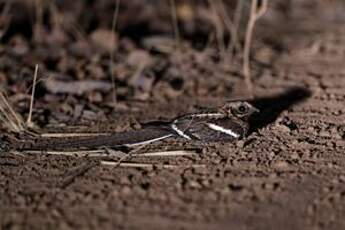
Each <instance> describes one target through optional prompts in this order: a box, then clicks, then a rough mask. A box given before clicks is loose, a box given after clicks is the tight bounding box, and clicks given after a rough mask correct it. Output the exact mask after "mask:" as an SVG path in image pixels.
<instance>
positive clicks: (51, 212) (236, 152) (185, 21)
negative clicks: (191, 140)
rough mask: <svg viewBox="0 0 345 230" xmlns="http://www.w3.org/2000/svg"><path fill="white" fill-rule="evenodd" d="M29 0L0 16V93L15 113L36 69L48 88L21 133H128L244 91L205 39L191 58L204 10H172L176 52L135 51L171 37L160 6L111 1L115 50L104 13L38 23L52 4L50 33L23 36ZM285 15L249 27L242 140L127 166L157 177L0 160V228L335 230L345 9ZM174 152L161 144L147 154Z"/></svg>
mask: <svg viewBox="0 0 345 230" xmlns="http://www.w3.org/2000/svg"><path fill="white" fill-rule="evenodd" d="M31 2H33V1H22V2H21V1H17V2H16V3H14V4H13V5H12V8H11V10H10V13H11V12H12V17H11V18H10V19H9V18H7V17H6V15H5V16H4V15H3V16H1V20H0V22H1V23H2V24H6V23H9V24H10V26H9V28H8V29H7V30H6V32H5V34H4V35H3V37H2V45H1V47H0V50H1V51H0V83H1V85H0V89H1V90H4V91H5V92H6V93H7V95H8V99H9V101H10V103H11V104H12V105H13V106H14V108H15V110H16V111H18V113H20V114H21V115H22V116H23V117H26V116H27V114H28V110H29V100H30V95H29V92H30V85H31V84H32V75H33V70H34V66H35V64H36V63H38V64H39V67H40V74H39V78H40V79H44V80H43V81H42V82H40V83H39V84H38V85H37V88H36V90H37V91H36V101H35V105H34V108H35V109H34V114H33V121H34V122H35V123H36V125H37V126H39V127H41V130H42V132H43V130H49V131H55V132H59V131H64V132H70V131H76V130H77V131H82V132H100V131H102V132H107V131H116V132H117V131H124V130H131V129H137V128H140V123H141V122H147V121H152V120H168V119H170V118H172V117H174V116H177V115H179V114H183V113H185V112H188V111H192V110H193V109H195V108H196V106H208V105H213V106H214V105H215V104H222V102H224V101H225V100H228V99H234V98H245V97H246V96H247V95H248V94H247V93H246V92H245V87H244V83H243V82H244V81H243V78H242V76H241V74H240V73H241V70H240V68H239V66H238V63H239V62H238V61H233V63H232V64H231V65H230V64H229V63H228V62H226V61H222V60H220V59H219V55H218V53H219V52H218V51H217V50H216V49H215V48H214V47H217V45H212V42H211V45H210V46H209V47H208V48H207V49H200V44H204V43H205V39H206V40H207V36H206V35H207V34H210V33H211V32H212V30H213V28H212V24H207V23H204V21H203V20H206V19H205V12H203V11H202V9H203V8H208V7H207V4H206V3H205V4H200V6H199V5H197V7H196V6H195V7H196V9H199V8H201V9H199V10H200V11H201V12H203V14H202V13H200V14H198V15H197V16H195V18H193V17H192V18H190V17H191V16H190V15H189V14H188V12H189V11H188V9H189V8H188V7H187V8H183V9H184V10H185V11H181V12H185V14H182V13H181V14H182V16H180V17H182V18H180V20H181V21H180V23H181V25H180V27H181V28H180V29H181V34H182V35H183V37H182V39H181V42H182V46H183V47H182V48H181V52H182V54H181V53H179V52H174V49H171V48H169V47H171V46H169V42H168V43H167V39H159V40H154V41H153V43H152V39H151V43H152V44H153V45H154V46H155V48H156V49H158V50H155V51H148V50H147V49H146V48H145V45H143V44H144V42H143V41H144V40H145V39H148V38H152V36H153V35H154V34H165V35H168V37H169V36H170V37H171V23H170V21H169V20H170V18H169V17H167V16H166V15H169V12H170V11H169V7H167V6H165V7H164V6H162V5H164V4H163V3H160V4H158V5H157V6H155V4H153V3H151V1H147V2H148V3H147V4H146V5H144V6H143V2H146V1H141V0H140V1H128V2H131V4H129V3H126V2H127V1H123V2H125V3H123V4H124V5H122V7H121V8H120V15H119V21H118V29H117V30H118V34H117V38H116V39H115V40H114V41H113V43H112V39H111V38H112V35H111V31H109V28H111V20H112V19H111V18H112V13H113V8H114V5H115V4H114V1H113V2H110V1H95V2H97V3H90V2H92V1H88V2H89V3H87V4H86V3H85V4H84V1H61V5H57V6H56V7H57V8H58V9H59V10H60V13H61V12H62V13H63V14H64V18H65V20H66V22H65V24H66V25H63V26H61V25H60V27H59V26H55V27H54V26H53V24H54V23H53V22H51V21H49V19H50V20H51V18H52V13H51V12H50V11H49V10H48V9H50V10H51V8H49V7H48V6H44V7H43V8H44V10H43V11H44V12H46V13H45V14H44V15H43V21H44V22H46V21H48V22H47V23H44V25H43V27H40V26H36V27H33V26H32V24H33V20H32V17H33V16H32V15H34V13H33V12H35V10H34V9H35V6H34V5H32V3H31ZM71 2H73V3H71ZM85 2H86V1H85ZM121 2H122V1H121ZM159 2H164V1H159ZM177 2H179V1H177ZM277 2H279V1H277ZM280 2H288V1H285V0H284V1H280ZM291 3H292V4H291V6H290V8H284V7H283V6H281V5H279V4H278V3H277V5H274V6H272V8H271V11H270V12H269V13H268V14H266V16H265V18H264V19H263V20H262V21H261V22H260V23H259V25H258V27H257V29H256V31H255V41H254V44H253V62H252V71H253V75H254V77H253V79H254V86H255V99H254V100H253V104H255V105H256V106H257V107H259V108H260V110H261V113H260V115H258V116H256V117H254V119H253V120H252V121H251V124H252V132H251V133H250V135H249V136H248V137H247V138H246V139H245V140H241V141H238V142H236V143H221V144H216V145H212V146H207V147H206V146H205V147H203V149H202V150H201V151H199V153H198V156H197V157H169V158H160V159H157V158H155V159H149V158H145V157H141V158H135V159H131V160H130V161H131V162H139V163H147V162H149V163H154V165H155V166H154V167H153V168H144V169H135V168H128V167H118V168H113V167H111V166H101V165H100V164H99V162H98V161H99V159H97V158H91V157H69V156H55V155H47V154H45V153H44V152H42V153H40V154H24V153H22V152H17V153H13V152H10V151H3V152H2V153H0V229H117V228H121V229H229V228H230V229H231V228H233V229H345V220H344V215H345V185H344V184H345V155H344V154H345V69H344V63H345V50H344V47H345V27H344V21H345V17H344V16H343V10H344V9H345V6H344V4H343V3H342V1H340V0H339V1H323V0H319V1H314V3H313V4H314V5H311V3H308V1H299V0H292V1H291ZM282 5H283V4H282ZM155 7H157V8H155ZM143 8H144V9H145V10H143ZM106 9H107V10H106ZM109 9H110V10H109ZM180 10H181V9H180ZM18 11H20V12H22V14H20V15H19V14H16V13H14V12H18ZM49 12H50V13H49ZM85 12H94V13H93V14H91V13H90V14H85ZM189 13H190V12H189ZM133 15H137V17H133ZM193 20H195V21H193ZM196 22H197V23H196ZM193 23H194V24H193ZM198 23H199V24H198ZM76 25H78V26H79V27H80V28H81V29H80V30H82V32H81V31H79V32H76V31H77V30H76V28H72V27H73V26H76ZM200 25H203V26H200ZM79 27H78V28H79ZM33 28H36V29H33ZM103 28H108V29H107V30H106V29H103ZM109 34H110V35H109ZM203 39H204V40H203ZM146 42H148V41H147V40H146ZM162 42H163V43H164V44H163V43H162ZM171 42H172V43H174V40H173V39H172V40H170V44H171ZM158 43H159V44H158ZM187 43H189V44H191V45H187ZM162 44H163V45H165V46H164V47H165V48H162V46H161V45H162ZM113 45H114V46H113ZM113 47H116V50H117V51H116V52H115V57H114V60H115V64H114V71H113V72H114V76H115V84H116V97H117V102H116V103H114V100H113V90H112V87H109V85H111V84H110V82H111V81H110V80H109V79H110V75H109V54H108V53H109V49H111V48H113ZM157 47H158V48H157ZM192 47H193V48H192ZM212 47H213V48H212ZM200 50H202V51H200ZM142 65H143V66H142ZM138 69H139V70H140V71H138ZM137 73H138V74H137ZM81 82H83V83H82V84H83V85H82V86H81V85H80V83H81ZM52 127H53V128H52ZM1 130H2V131H1V132H2V133H8V131H6V130H5V129H4V128H2V129H1ZM1 145H2V143H0V147H1ZM7 147H8V146H7ZM183 148H187V147H186V145H185V144H180V143H175V142H174V141H166V142H164V143H163V144H155V145H153V146H149V147H147V149H146V150H143V151H144V152H145V151H160V150H165V149H183ZM193 164H204V165H205V167H201V168H196V167H194V168H193V167H192V165H193ZM164 165H177V166H178V167H176V168H170V169H166V168H165V167H164Z"/></svg>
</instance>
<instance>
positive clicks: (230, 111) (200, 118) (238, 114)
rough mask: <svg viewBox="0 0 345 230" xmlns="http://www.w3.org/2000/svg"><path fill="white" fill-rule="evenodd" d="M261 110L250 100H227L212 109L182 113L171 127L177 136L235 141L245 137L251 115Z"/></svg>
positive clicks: (203, 139) (206, 141)
mask: <svg viewBox="0 0 345 230" xmlns="http://www.w3.org/2000/svg"><path fill="white" fill-rule="evenodd" d="M256 112H259V110H258V109H257V108H255V107H254V106H252V105H251V104H250V103H248V102H241V101H236V102H227V103H225V104H224V105H223V106H221V107H219V108H217V109H216V110H213V111H212V110H211V111H201V112H198V113H192V114H186V115H182V116H180V117H178V118H176V119H174V120H173V121H172V122H171V124H170V128H171V129H172V131H174V132H175V135H176V136H179V137H180V138H184V139H187V140H197V141H201V142H203V143H209V142H219V141H233V140H236V139H240V138H243V137H245V136H246V135H247V133H248V130H249V117H250V116H251V115H252V114H253V113H256Z"/></svg>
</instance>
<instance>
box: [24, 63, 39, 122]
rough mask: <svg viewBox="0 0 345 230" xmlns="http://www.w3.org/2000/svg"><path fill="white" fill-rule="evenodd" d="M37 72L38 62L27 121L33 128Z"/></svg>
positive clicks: (36, 68)
mask: <svg viewBox="0 0 345 230" xmlns="http://www.w3.org/2000/svg"><path fill="white" fill-rule="evenodd" d="M37 74H38V65H37V64H36V66H35V73H34V80H33V84H32V91H31V99H30V110H29V116H28V119H27V121H26V125H27V127H30V128H32V127H33V126H34V123H33V122H32V111H33V107H34V100H35V89H36V81H37Z"/></svg>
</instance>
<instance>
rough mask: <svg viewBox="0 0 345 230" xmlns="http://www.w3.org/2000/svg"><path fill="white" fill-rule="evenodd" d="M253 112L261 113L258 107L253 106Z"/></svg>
mask: <svg viewBox="0 0 345 230" xmlns="http://www.w3.org/2000/svg"><path fill="white" fill-rule="evenodd" d="M252 113H260V110H259V109H258V108H255V107H254V106H253V107H252Z"/></svg>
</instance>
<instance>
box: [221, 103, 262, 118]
mask: <svg viewBox="0 0 345 230" xmlns="http://www.w3.org/2000/svg"><path fill="white" fill-rule="evenodd" d="M221 111H222V112H223V113H226V114H227V115H228V116H229V117H236V118H238V119H241V120H243V121H247V120H248V118H249V117H250V116H251V115H252V114H253V113H257V112H259V110H258V109H257V108H255V107H254V106H252V105H251V104H249V103H248V102H242V101H235V102H227V103H225V104H224V105H223V106H222V107H221Z"/></svg>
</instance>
